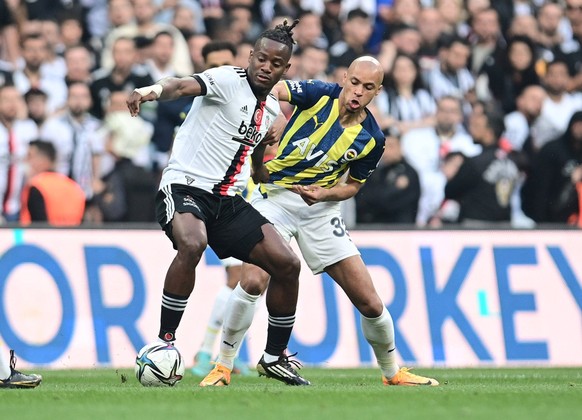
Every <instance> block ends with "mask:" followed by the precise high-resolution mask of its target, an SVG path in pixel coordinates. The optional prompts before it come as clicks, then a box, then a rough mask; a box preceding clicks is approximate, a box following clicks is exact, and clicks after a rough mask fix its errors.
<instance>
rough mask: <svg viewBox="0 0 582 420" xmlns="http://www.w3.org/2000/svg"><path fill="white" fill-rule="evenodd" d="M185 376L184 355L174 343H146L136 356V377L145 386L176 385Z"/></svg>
mask: <svg viewBox="0 0 582 420" xmlns="http://www.w3.org/2000/svg"><path fill="white" fill-rule="evenodd" d="M183 376H184V362H183V360H182V355H181V354H180V352H179V351H178V349H177V348H176V347H175V346H174V345H173V344H168V343H162V342H156V343H151V344H146V345H145V346H144V347H142V349H141V350H140V351H139V353H138V354H137V357H136V358H135V377H136V378H137V380H138V381H140V383H141V384H142V385H143V386H174V385H176V383H177V382H179V381H180V380H181V379H182V377H183Z"/></svg>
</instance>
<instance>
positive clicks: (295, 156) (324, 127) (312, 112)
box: [267, 96, 339, 185]
mask: <svg viewBox="0 0 582 420" xmlns="http://www.w3.org/2000/svg"><path fill="white" fill-rule="evenodd" d="M329 99H330V98H329V96H324V97H322V98H321V99H320V100H319V101H317V103H316V104H315V105H314V106H312V107H311V108H309V109H308V110H305V111H303V112H301V114H300V115H299V116H298V118H297V120H296V121H295V123H294V124H293V125H292V126H291V128H290V129H289V130H288V131H287V133H286V134H285V136H284V137H283V139H282V140H281V142H280V144H279V147H278V149H277V150H278V151H279V152H278V153H277V156H276V157H275V159H273V160H271V161H270V162H268V164H267V168H268V169H269V172H271V173H273V172H278V171H280V170H282V169H284V168H287V167H289V166H293V165H295V164H296V163H298V162H301V161H303V160H304V159H305V154H304V153H302V152H301V148H299V147H296V148H295V149H294V150H293V152H291V153H290V154H289V155H288V156H285V159H282V160H279V159H277V157H278V156H279V155H280V151H282V150H284V149H285V147H286V146H287V144H288V143H289V140H290V139H291V138H293V136H294V135H295V133H296V132H297V131H298V130H299V129H300V128H301V127H302V126H303V125H304V124H305V123H306V122H307V121H309V120H311V119H313V117H314V116H316V114H317V112H318V111H319V110H321V108H323V107H324V106H325V105H326V104H327V102H328V101H329ZM338 116H339V109H338V102H337V99H335V100H334V101H333V105H332V110H331V112H330V115H329V117H328V118H327V119H326V120H325V122H324V123H322V124H321V126H319V128H317V129H316V130H315V132H314V133H313V134H312V135H311V136H309V140H311V143H313V144H318V143H319V142H320V140H321V139H322V138H323V137H324V136H325V135H326V134H327V132H328V131H329V129H330V128H331V126H332V125H333V124H334V122H335V121H336V120H337V118H338ZM298 175H299V174H298ZM295 183H296V182H295ZM277 184H279V185H280V182H277Z"/></svg>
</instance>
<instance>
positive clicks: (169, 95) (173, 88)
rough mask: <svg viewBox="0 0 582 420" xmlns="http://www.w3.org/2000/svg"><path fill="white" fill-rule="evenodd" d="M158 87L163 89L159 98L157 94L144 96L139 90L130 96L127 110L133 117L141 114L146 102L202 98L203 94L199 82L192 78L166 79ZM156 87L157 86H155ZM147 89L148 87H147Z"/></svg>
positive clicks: (159, 82) (150, 93) (151, 93)
mask: <svg viewBox="0 0 582 420" xmlns="http://www.w3.org/2000/svg"><path fill="white" fill-rule="evenodd" d="M156 85H159V86H161V87H162V89H163V90H162V93H161V95H160V96H159V97H158V95H157V93H156V92H153V91H152V92H149V93H147V94H146V95H142V94H141V93H140V92H138V91H137V90H134V91H133V92H131V94H130V95H129V98H128V99H127V108H129V112H130V113H131V116H132V117H135V116H137V114H139V106H140V104H142V103H144V102H149V101H155V100H161V101H169V100H172V99H178V98H181V97H183V96H200V95H201V94H202V91H203V89H202V86H201V85H200V83H198V81H197V80H196V79H195V78H194V77H192V76H187V77H179V78H178V77H165V78H163V79H162V80H160V81H158V82H157V83H156ZM154 86H155V85H154ZM146 88H147V87H146Z"/></svg>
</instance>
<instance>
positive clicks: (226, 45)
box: [202, 41, 236, 61]
mask: <svg viewBox="0 0 582 420" xmlns="http://www.w3.org/2000/svg"><path fill="white" fill-rule="evenodd" d="M224 50H228V51H230V52H231V53H232V55H233V56H236V47H235V46H234V44H233V43H232V42H229V41H210V42H208V43H206V44H205V45H204V46H203V47H202V57H203V58H204V61H206V59H207V58H208V54H210V53H213V52H216V51H224Z"/></svg>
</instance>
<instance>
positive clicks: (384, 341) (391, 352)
mask: <svg viewBox="0 0 582 420" xmlns="http://www.w3.org/2000/svg"><path fill="white" fill-rule="evenodd" d="M361 319H362V321H361V325H362V331H363V332H364V337H366V340H368V343H370V345H371V346H372V349H373V350H374V354H375V355H376V360H377V361H378V365H380V369H381V370H382V373H383V374H384V376H385V377H386V378H388V379H390V378H392V377H393V376H394V375H396V373H397V372H398V369H399V366H398V363H396V354H395V353H396V352H395V348H394V323H393V322H392V317H391V316H390V312H388V310H387V309H386V308H384V310H383V311H382V314H381V315H380V316H379V317H378V318H366V317H365V316H362V318H361Z"/></svg>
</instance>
